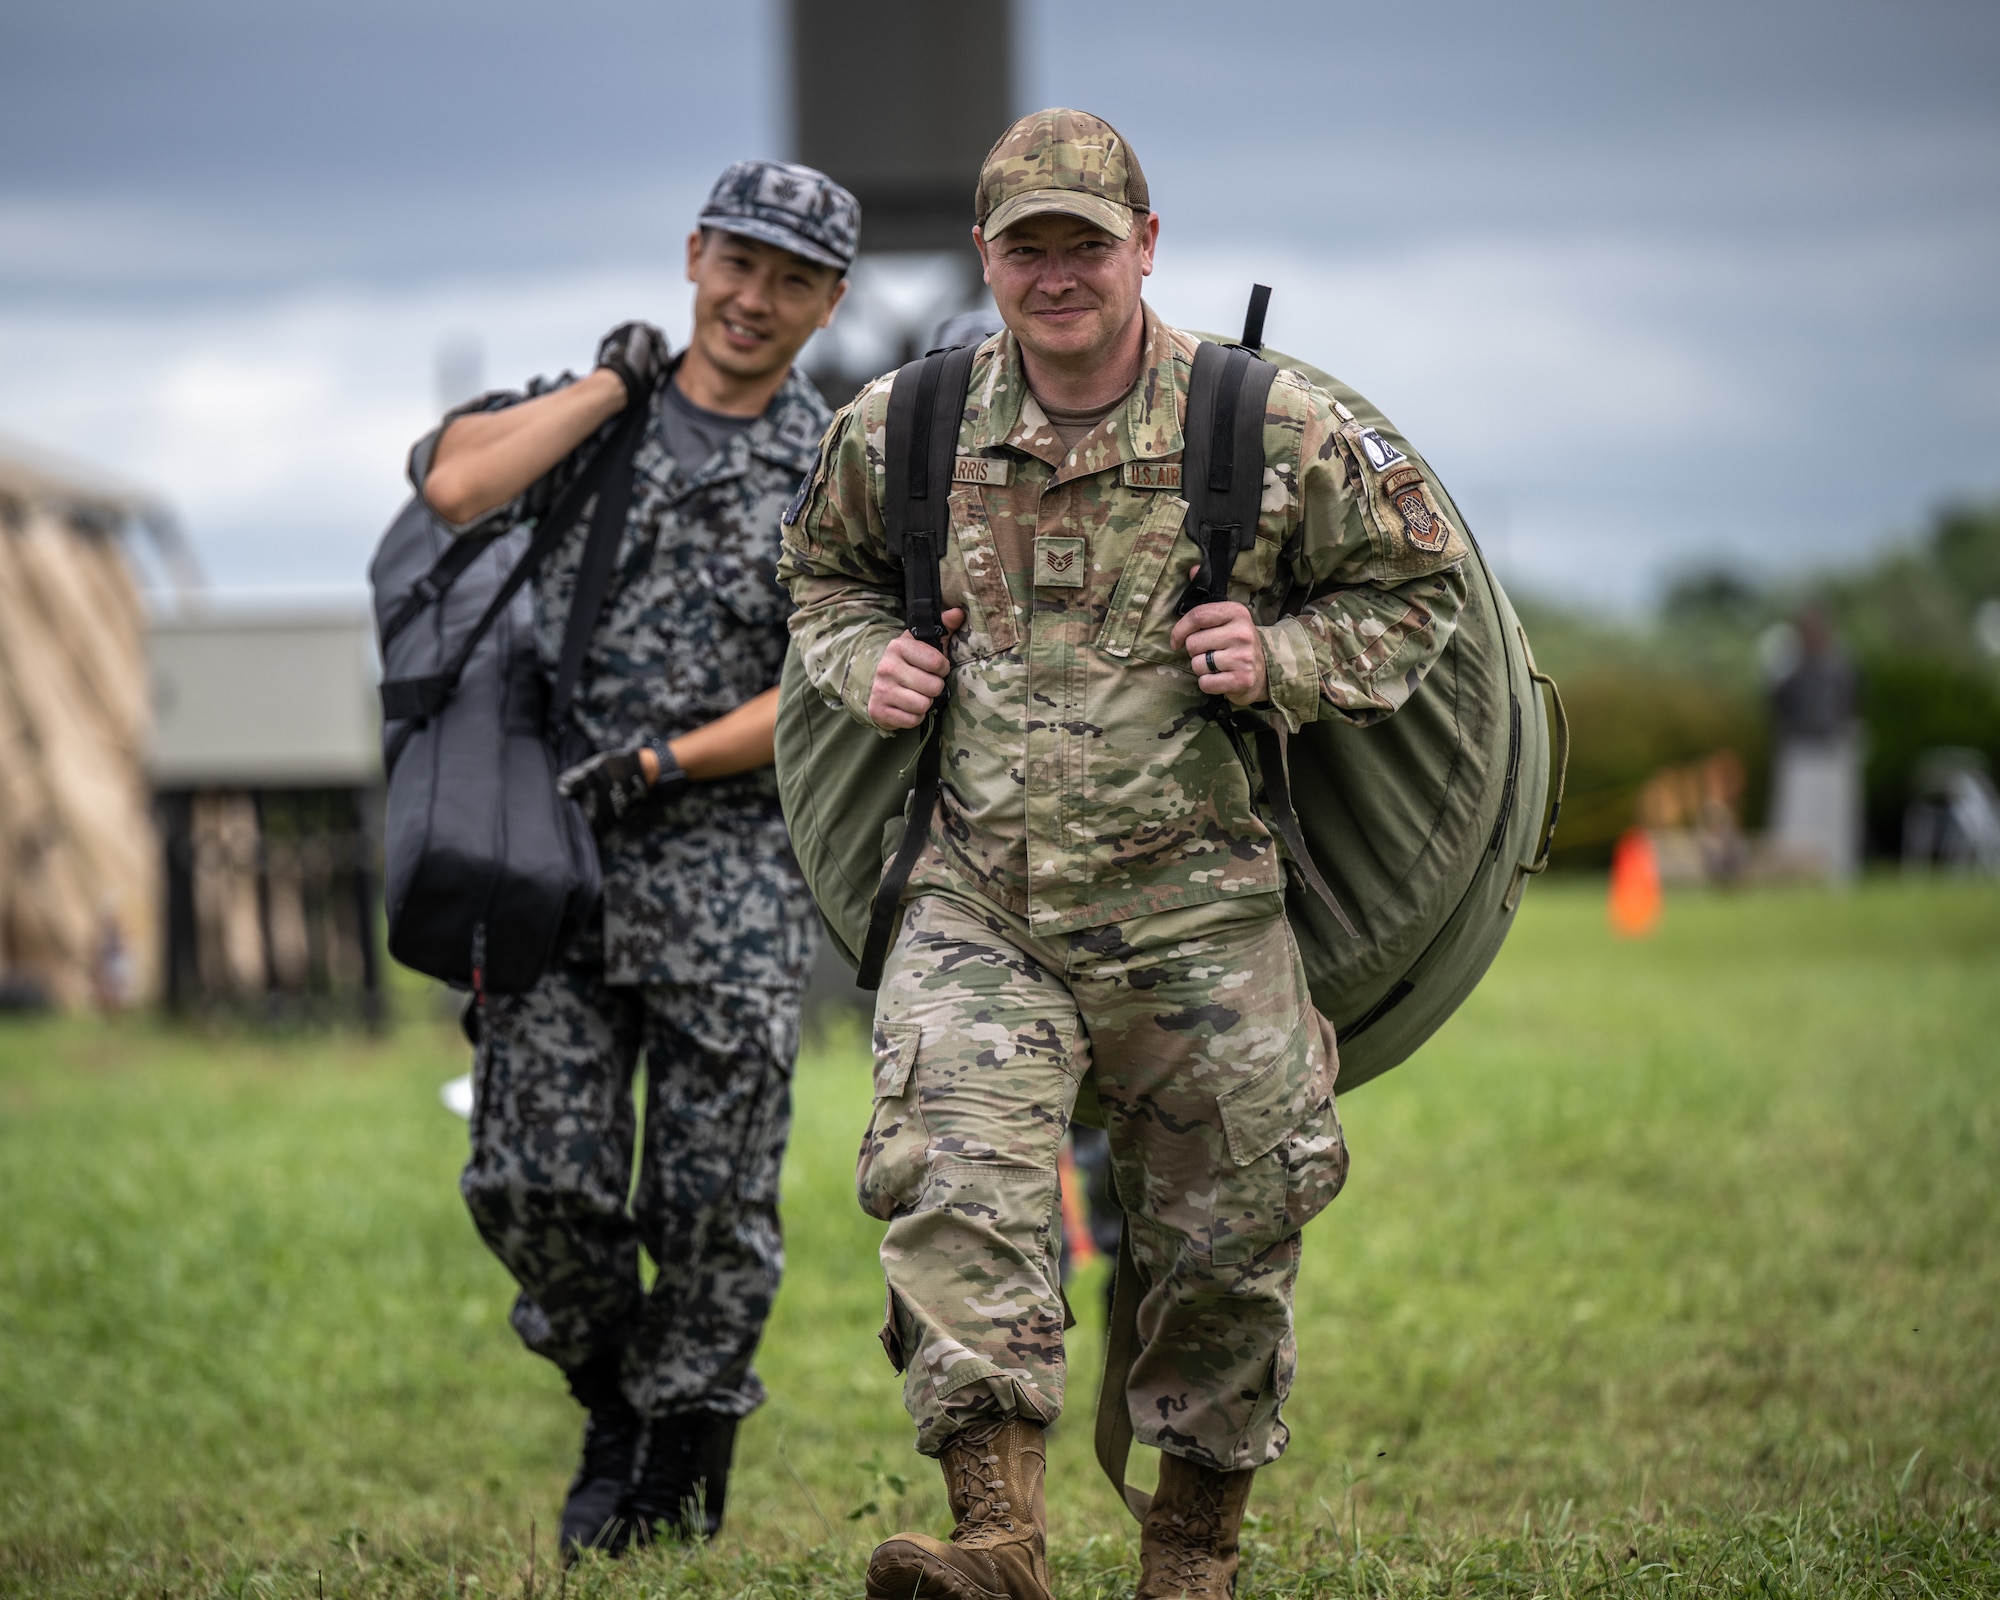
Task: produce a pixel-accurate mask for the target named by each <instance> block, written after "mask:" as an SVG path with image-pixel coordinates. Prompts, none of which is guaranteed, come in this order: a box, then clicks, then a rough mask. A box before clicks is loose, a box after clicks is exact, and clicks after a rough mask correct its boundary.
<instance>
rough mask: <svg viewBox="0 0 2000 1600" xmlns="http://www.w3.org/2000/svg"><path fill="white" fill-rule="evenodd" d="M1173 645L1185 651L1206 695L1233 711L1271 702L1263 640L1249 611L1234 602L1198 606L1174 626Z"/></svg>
mask: <svg viewBox="0 0 2000 1600" xmlns="http://www.w3.org/2000/svg"><path fill="white" fill-rule="evenodd" d="M1173 645H1174V648H1175V649H1176V650H1185V651H1187V653H1188V664H1189V665H1190V666H1192V667H1193V668H1194V676H1195V686H1196V687H1197V688H1199V689H1200V690H1201V692H1202V693H1203V694H1219V695H1221V696H1222V697H1223V698H1224V699H1226V700H1227V701H1228V702H1229V703H1230V704H1231V705H1233V706H1254V705H1257V704H1258V703H1260V702H1261V701H1263V700H1264V699H1266V698H1267V694H1268V690H1269V687H1270V685H1269V683H1268V682H1267V681H1266V678H1267V675H1266V672H1265V668H1264V640H1263V636H1262V635H1261V634H1259V633H1258V631H1257V624H1256V622H1255V621H1254V620H1252V618H1251V616H1250V608H1249V607H1248V606H1246V605H1241V604H1239V603H1238V602H1237V601H1234V600H1212V601H1210V602H1209V603H1208V604H1207V605H1200V606H1196V607H1195V608H1194V609H1193V610H1192V611H1190V612H1189V613H1188V614H1187V615H1186V616H1184V617H1182V618H1181V620H1180V621H1179V622H1177V623H1175V624H1174V632H1173Z"/></svg>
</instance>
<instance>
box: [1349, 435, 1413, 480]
mask: <svg viewBox="0 0 2000 1600" xmlns="http://www.w3.org/2000/svg"><path fill="white" fill-rule="evenodd" d="M1355 437H1356V438H1357V439H1359V440H1360V441H1361V451H1362V454H1363V455H1365V456H1367V457H1368V465H1369V466H1371V467H1373V468H1374V469H1375V470H1376V471H1377V472H1386V471H1388V470H1389V468H1391V467H1393V466H1394V465H1395V464H1396V463H1397V462H1399V461H1407V460H1408V459H1409V458H1408V457H1407V456H1405V455H1404V454H1403V452H1402V451H1400V450H1398V449H1397V448H1396V447H1395V446H1394V445H1392V444H1391V443H1390V442H1389V441H1388V440H1387V439H1385V438H1383V437H1382V435H1381V434H1379V433H1377V432H1376V431H1375V430H1374V429H1373V428H1362V429H1360V430H1358V431H1357V432H1356V434H1355Z"/></svg>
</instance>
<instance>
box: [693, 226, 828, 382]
mask: <svg viewBox="0 0 2000 1600" xmlns="http://www.w3.org/2000/svg"><path fill="white" fill-rule="evenodd" d="M687 275H688V282H690V283H692V284H693V285H694V336H693V341H692V342H693V344H694V347H695V348H696V349H697V350H699V351H700V353H701V355H702V357H703V358H704V359H705V360H706V362H707V364H708V365H710V366H712V367H713V368H715V369H716V371H717V372H719V373H721V374H723V375H725V376H726V377H728V378H730V379H734V380H735V381H737V382H739V383H756V382H758V381H759V380H762V379H769V378H771V377H772V376H773V375H781V374H782V373H783V372H784V370H785V369H786V368H787V367H789V366H790V365H791V364H792V358H793V357H794V356H796V355H797V354H798V353H799V351H800V350H801V349H802V348H804V346H805V342H806V340H808V339H810V338H811V337H812V336H813V332H814V330H816V329H819V328H824V327H825V326H826V325H827V323H828V322H829V321H831V320H832V317H833V308H834V307H835V306H837V305H839V304H840V300H841V296H842V295H844V294H846V292H847V280H846V279H844V278H843V277H841V275H840V274H839V273H838V272H836V271H835V270H834V269H833V268H832V267H825V266H821V265H820V264H819V263H818V262H816V261H808V260H806V259H805V257H803V256H796V255H793V254H792V252H791V251H789V250H781V249H779V248H778V247H777V246H776V245H771V244H765V243H763V242H762V241H761V240H758V239H746V238H744V237H743V236H742V235H741V234H735V233H725V232H724V231H722V230H721V229H720V228H708V229H704V230H699V231H697V232H695V233H693V234H690V235H689V236H688V261H687Z"/></svg>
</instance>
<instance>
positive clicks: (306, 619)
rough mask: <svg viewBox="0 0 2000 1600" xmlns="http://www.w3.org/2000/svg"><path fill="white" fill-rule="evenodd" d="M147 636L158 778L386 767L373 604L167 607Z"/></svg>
mask: <svg viewBox="0 0 2000 1600" xmlns="http://www.w3.org/2000/svg"><path fill="white" fill-rule="evenodd" d="M148 648H149V653H150V656H151V662H152V673H153V748H152V758H151V771H152V776H153V782H154V783H155V784H156V785H157V786H159V787H161V788H192V787H205V786H212V787H218V788H255V787H299V788H305V787H312V786H315V785H322V784H323V785H327V786H335V785H350V784H365V783H373V782H375V781H377V779H378V778H379V777H380V774H381V767H382V760H381V747H380V737H381V724H380V719H379V713H378V711H377V702H376V696H375V679H376V669H375V662H374V645H373V637H372V630H371V625H370V623H369V620H368V618H367V616H366V615H365V614H362V613H359V612H339V613H326V612H317V613H297V612H291V613H282V614H279V613H263V614H255V613H242V612H232V613H228V614H224V615H215V614H207V615H202V614H197V615H194V616H184V617H169V618H161V619H156V620H155V621H154V623H153V625H152V629H151V632H150V635H149V640H148Z"/></svg>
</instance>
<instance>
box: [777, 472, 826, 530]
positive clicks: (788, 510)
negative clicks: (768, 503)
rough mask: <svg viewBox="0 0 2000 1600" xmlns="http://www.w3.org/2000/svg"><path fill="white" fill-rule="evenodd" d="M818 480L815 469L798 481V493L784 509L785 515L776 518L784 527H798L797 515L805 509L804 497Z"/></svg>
mask: <svg viewBox="0 0 2000 1600" xmlns="http://www.w3.org/2000/svg"><path fill="white" fill-rule="evenodd" d="M818 478H819V472H818V470H817V468H815V469H814V470H813V471H811V472H808V473H807V474H806V475H805V476H804V477H802V478H800V479H799V492H798V493H797V494H795V495H793V496H792V501H791V504H790V505H788V506H786V507H785V514H784V515H783V516H782V517H780V518H778V521H779V522H780V523H782V524H783V525H784V526H785V527H787V528H791V527H796V526H797V525H798V520H799V513H800V512H801V511H803V510H805V508H806V496H807V495H809V494H811V493H812V487H813V484H814V483H815V482H816V481H817V480H818ZM764 515H765V516H767V517H768V516H769V515H770V512H768V511H767V512H765V513H764ZM767 526H768V524H767Z"/></svg>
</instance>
